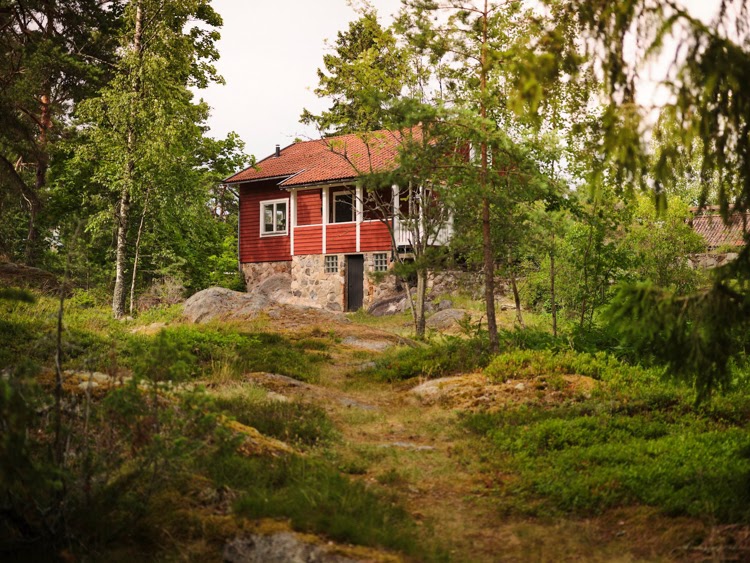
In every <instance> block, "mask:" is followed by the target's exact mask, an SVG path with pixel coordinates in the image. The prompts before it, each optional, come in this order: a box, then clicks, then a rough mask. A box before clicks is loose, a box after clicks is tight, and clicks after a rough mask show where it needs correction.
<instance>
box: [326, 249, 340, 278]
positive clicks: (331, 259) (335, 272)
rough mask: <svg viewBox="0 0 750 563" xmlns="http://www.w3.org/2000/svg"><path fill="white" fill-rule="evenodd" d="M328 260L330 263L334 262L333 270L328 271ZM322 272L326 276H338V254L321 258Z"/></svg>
mask: <svg viewBox="0 0 750 563" xmlns="http://www.w3.org/2000/svg"><path fill="white" fill-rule="evenodd" d="M329 259H330V261H331V262H335V269H331V270H329V269H328V262H329ZM323 271H324V272H325V273H326V274H338V273H339V256H338V254H327V255H325V256H324V257H323Z"/></svg>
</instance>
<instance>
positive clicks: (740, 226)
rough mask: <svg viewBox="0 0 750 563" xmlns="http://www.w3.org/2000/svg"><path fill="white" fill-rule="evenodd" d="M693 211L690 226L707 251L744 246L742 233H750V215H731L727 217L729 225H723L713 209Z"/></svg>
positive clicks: (719, 216)
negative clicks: (700, 238) (704, 244)
mask: <svg viewBox="0 0 750 563" xmlns="http://www.w3.org/2000/svg"><path fill="white" fill-rule="evenodd" d="M693 211H694V212H696V215H695V216H694V217H693V218H692V219H691V220H690V224H691V226H692V227H693V230H694V231H695V232H696V233H698V234H699V235H701V236H702V237H703V238H704V239H705V240H706V245H707V246H708V249H709V250H713V249H715V248H719V247H720V246H743V245H744V244H745V238H744V233H746V232H750V213H745V214H742V213H733V214H732V215H730V217H729V224H726V225H725V224H724V220H723V219H722V218H721V215H720V214H719V213H718V212H716V211H714V210H713V209H709V210H702V211H698V210H697V209H693ZM743 216H744V222H743Z"/></svg>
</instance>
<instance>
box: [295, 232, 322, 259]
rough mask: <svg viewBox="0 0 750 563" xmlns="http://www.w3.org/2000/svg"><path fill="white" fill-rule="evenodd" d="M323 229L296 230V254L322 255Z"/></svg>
mask: <svg viewBox="0 0 750 563" xmlns="http://www.w3.org/2000/svg"><path fill="white" fill-rule="evenodd" d="M322 253H323V227H322V226H320V225H316V226H314V227H297V228H296V229H294V254H295V255H297V256H299V255H300V254H322Z"/></svg>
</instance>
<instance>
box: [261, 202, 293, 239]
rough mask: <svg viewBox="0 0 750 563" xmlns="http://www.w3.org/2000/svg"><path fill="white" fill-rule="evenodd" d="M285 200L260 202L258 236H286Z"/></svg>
mask: <svg viewBox="0 0 750 563" xmlns="http://www.w3.org/2000/svg"><path fill="white" fill-rule="evenodd" d="M287 204H288V202H287V200H286V199H274V200H271V201H261V202H260V236H271V235H285V234H287Z"/></svg>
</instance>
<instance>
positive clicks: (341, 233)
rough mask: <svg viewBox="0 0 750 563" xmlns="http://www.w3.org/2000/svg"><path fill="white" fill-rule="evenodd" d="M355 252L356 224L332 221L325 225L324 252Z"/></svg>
mask: <svg viewBox="0 0 750 563" xmlns="http://www.w3.org/2000/svg"><path fill="white" fill-rule="evenodd" d="M344 252H357V225H356V224H355V223H339V224H336V223H332V224H330V225H326V253H328V254H337V253H344Z"/></svg>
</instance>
